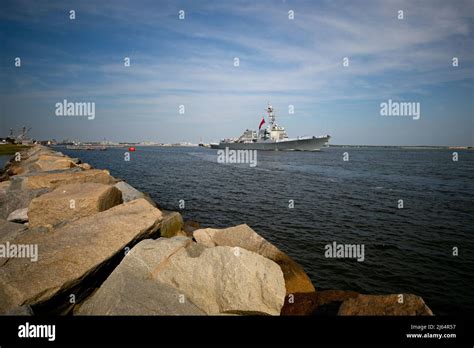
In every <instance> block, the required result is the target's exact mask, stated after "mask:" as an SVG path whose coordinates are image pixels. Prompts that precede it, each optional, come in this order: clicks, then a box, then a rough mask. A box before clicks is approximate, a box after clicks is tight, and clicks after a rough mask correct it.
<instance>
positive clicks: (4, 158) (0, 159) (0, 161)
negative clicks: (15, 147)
mask: <svg viewBox="0 0 474 348" xmlns="http://www.w3.org/2000/svg"><path fill="white" fill-rule="evenodd" d="M12 156H13V155H0V170H1V169H2V168H3V166H4V165H5V164H7V162H8V161H9V160H10V158H11V157H12Z"/></svg>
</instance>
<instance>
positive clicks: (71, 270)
mask: <svg viewBox="0 0 474 348" xmlns="http://www.w3.org/2000/svg"><path fill="white" fill-rule="evenodd" d="M161 218H162V216H161V212H160V211H159V210H158V209H156V208H155V207H153V206H151V205H150V204H149V203H148V202H147V201H146V200H144V199H138V200H135V201H132V202H129V203H125V204H121V205H118V206H115V207H113V208H111V209H108V210H106V211H103V212H100V213H97V214H95V215H93V216H88V217H84V218H82V219H79V220H75V221H73V222H70V223H68V224H66V225H64V226H62V227H59V228H57V229H54V230H52V231H50V232H47V233H44V232H40V231H37V229H33V230H29V231H28V233H21V234H19V235H17V236H16V237H15V238H12V239H10V243H11V244H17V245H18V244H23V245H36V246H37V248H38V249H37V250H38V260H37V261H36V262H32V261H30V259H29V258H10V259H8V262H6V263H4V264H3V265H2V266H1V267H0V284H2V286H1V287H0V313H3V312H7V311H9V310H11V309H12V308H15V307H17V306H20V305H24V304H28V305H34V304H37V303H41V302H44V301H47V300H49V299H51V298H52V297H54V296H55V295H57V294H61V293H64V292H67V291H68V290H69V289H71V288H72V287H74V288H75V289H76V290H77V289H79V290H77V291H80V290H81V282H82V280H84V278H86V276H88V275H90V274H93V273H94V272H97V271H98V270H99V269H101V268H102V267H104V266H105V265H107V263H108V262H109V261H110V259H111V258H112V257H114V256H115V255H117V254H118V253H123V252H124V248H125V246H127V245H128V244H130V243H131V242H132V241H138V240H141V239H143V238H149V237H150V236H151V235H153V234H154V233H156V231H157V230H158V229H159V223H160V221H161ZM82 290H83V289H82Z"/></svg>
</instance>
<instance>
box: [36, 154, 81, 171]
mask: <svg viewBox="0 0 474 348" xmlns="http://www.w3.org/2000/svg"><path fill="white" fill-rule="evenodd" d="M75 166H76V164H75V163H74V162H73V161H72V160H71V159H70V158H69V157H65V156H57V155H39V156H38V159H37V160H36V161H35V163H34V165H33V166H32V168H34V169H35V170H36V171H42V172H43V171H51V170H61V169H68V168H73V167H75Z"/></svg>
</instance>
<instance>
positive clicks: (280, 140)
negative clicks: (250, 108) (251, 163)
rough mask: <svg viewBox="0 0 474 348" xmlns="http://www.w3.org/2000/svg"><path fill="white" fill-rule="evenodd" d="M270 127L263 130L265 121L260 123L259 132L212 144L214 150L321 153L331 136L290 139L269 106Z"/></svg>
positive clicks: (249, 131)
mask: <svg viewBox="0 0 474 348" xmlns="http://www.w3.org/2000/svg"><path fill="white" fill-rule="evenodd" d="M266 111H267V113H268V120H269V125H268V126H267V127H266V128H262V125H263V124H264V123H265V119H262V122H260V127H259V130H258V132H257V131H255V130H251V129H247V130H246V131H245V132H244V134H242V135H241V136H240V137H239V138H233V139H223V140H221V142H220V143H219V144H211V148H213V149H225V148H229V149H233V150H273V151H280V150H282V151H319V150H320V149H321V148H322V147H324V146H327V144H328V142H329V138H330V136H329V135H323V136H317V137H316V136H313V137H310V136H309V137H298V138H288V135H287V134H286V131H285V128H283V127H282V126H279V125H278V124H277V123H276V122H275V114H274V113H273V107H272V106H271V105H270V104H269V105H268V106H267V110H266Z"/></svg>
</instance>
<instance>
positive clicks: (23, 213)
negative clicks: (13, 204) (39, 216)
mask: <svg viewBox="0 0 474 348" xmlns="http://www.w3.org/2000/svg"><path fill="white" fill-rule="evenodd" d="M7 221H11V222H18V223H25V222H28V208H20V209H17V210H15V211H13V212H11V213H10V215H8V217H7Z"/></svg>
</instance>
